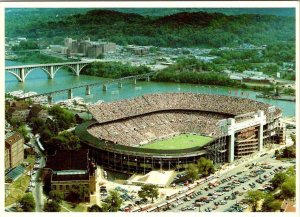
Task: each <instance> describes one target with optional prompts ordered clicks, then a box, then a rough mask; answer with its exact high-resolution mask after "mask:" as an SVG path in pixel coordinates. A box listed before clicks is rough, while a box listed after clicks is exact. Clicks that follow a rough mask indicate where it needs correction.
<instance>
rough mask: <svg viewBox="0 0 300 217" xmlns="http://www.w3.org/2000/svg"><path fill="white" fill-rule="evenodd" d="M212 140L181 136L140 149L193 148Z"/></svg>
mask: <svg viewBox="0 0 300 217" xmlns="http://www.w3.org/2000/svg"><path fill="white" fill-rule="evenodd" d="M211 140H212V138H211V137H207V136H200V135H192V134H181V135H178V136H174V137H172V138H169V139H165V140H159V141H154V142H151V143H149V144H146V145H144V146H141V147H140V148H151V149H170V150H174V149H186V148H193V147H201V146H203V145H205V144H206V143H208V142H210V141H211Z"/></svg>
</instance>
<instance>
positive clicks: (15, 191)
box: [5, 174, 30, 206]
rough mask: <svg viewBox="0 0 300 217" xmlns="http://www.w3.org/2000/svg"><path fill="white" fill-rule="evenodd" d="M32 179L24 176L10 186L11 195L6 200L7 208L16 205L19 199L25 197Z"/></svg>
mask: <svg viewBox="0 0 300 217" xmlns="http://www.w3.org/2000/svg"><path fill="white" fill-rule="evenodd" d="M29 181H30V177H29V176H27V175H26V174H23V175H22V176H21V177H20V178H18V180H16V181H15V182H13V183H12V184H11V185H10V186H9V189H10V190H9V194H8V196H7V197H6V198H5V206H8V205H10V204H13V203H15V202H16V201H17V200H18V199H19V198H21V197H23V195H24V194H25V191H26V189H27V187H28V185H29Z"/></svg>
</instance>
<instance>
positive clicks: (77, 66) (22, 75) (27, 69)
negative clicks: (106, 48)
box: [5, 61, 91, 82]
mask: <svg viewBox="0 0 300 217" xmlns="http://www.w3.org/2000/svg"><path fill="white" fill-rule="evenodd" d="M89 63H91V61H82V62H65V63H48V64H35V65H22V66H8V67H5V71H6V72H9V73H11V74H12V75H14V76H15V77H16V78H17V79H18V81H19V82H25V79H26V77H27V76H28V75H29V74H30V73H31V72H32V71H33V70H34V69H42V70H43V71H44V72H45V73H47V75H48V77H49V79H53V78H54V77H55V74H56V73H57V71H58V70H59V69H61V68H69V69H71V70H72V72H74V74H75V75H76V76H79V74H80V72H81V70H82V69H83V68H84V67H85V66H87V65H88V64H89Z"/></svg>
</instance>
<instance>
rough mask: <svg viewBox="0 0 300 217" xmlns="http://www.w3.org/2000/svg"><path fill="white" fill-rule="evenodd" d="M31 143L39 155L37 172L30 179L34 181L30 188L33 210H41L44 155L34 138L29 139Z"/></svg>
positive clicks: (42, 204)
mask: <svg viewBox="0 0 300 217" xmlns="http://www.w3.org/2000/svg"><path fill="white" fill-rule="evenodd" d="M31 144H33V145H34V147H35V152H36V153H37V155H39V156H41V157H40V159H39V160H37V161H36V162H37V163H38V164H39V166H38V169H37V172H36V174H35V175H33V176H32V178H31V179H32V180H33V181H34V182H35V187H34V188H33V190H32V194H33V196H34V199H35V211H36V212H42V211H43V207H44V195H43V183H42V180H41V173H42V168H43V167H44V166H45V157H44V154H43V153H42V151H41V150H40V148H39V146H38V144H37V142H36V140H35V138H33V139H31Z"/></svg>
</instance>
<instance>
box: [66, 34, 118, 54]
mask: <svg viewBox="0 0 300 217" xmlns="http://www.w3.org/2000/svg"><path fill="white" fill-rule="evenodd" d="M64 45H65V47H66V48H67V51H66V53H67V55H69V56H70V55H72V54H74V55H75V54H76V55H78V54H81V55H83V56H87V57H89V58H97V57H98V56H99V55H100V54H105V53H111V52H115V51H116V43H113V42H104V41H102V40H98V41H91V40H90V38H86V39H80V40H74V39H72V38H65V39H64Z"/></svg>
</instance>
